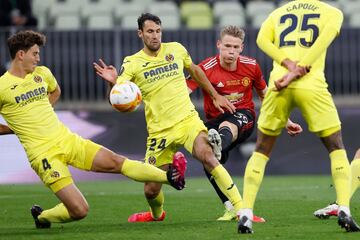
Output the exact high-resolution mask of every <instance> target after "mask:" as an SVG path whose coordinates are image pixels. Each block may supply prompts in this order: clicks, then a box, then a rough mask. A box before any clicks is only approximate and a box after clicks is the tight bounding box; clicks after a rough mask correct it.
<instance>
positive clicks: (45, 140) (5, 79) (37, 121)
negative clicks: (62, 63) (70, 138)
mask: <svg viewBox="0 0 360 240" xmlns="http://www.w3.org/2000/svg"><path fill="white" fill-rule="evenodd" d="M56 86H57V82H56V79H55V77H54V76H53V74H52V73H51V71H50V70H49V69H48V68H46V67H44V66H39V67H36V68H35V71H34V72H33V73H31V74H27V75H26V76H25V78H19V77H16V76H14V75H12V74H10V73H9V72H6V73H5V74H4V75H3V76H1V77H0V114H1V115H2V116H3V117H4V119H5V120H6V122H7V124H8V126H9V127H10V128H11V130H13V131H14V133H15V134H16V135H17V137H18V138H19V140H20V142H21V144H22V145H23V147H24V149H25V151H26V153H27V155H28V158H29V160H30V161H31V160H32V159H34V158H35V157H37V156H38V155H40V154H41V153H43V152H45V151H46V150H48V149H49V148H50V147H51V146H52V143H56V142H58V141H60V140H61V137H62V136H64V135H65V133H67V132H68V131H69V130H68V129H67V128H66V127H65V126H64V125H63V124H62V123H61V122H60V121H59V119H58V117H57V115H56V114H55V112H54V109H53V107H52V106H51V104H50V102H49V100H48V92H52V91H54V90H55V88H56Z"/></svg>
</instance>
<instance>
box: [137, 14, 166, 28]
mask: <svg viewBox="0 0 360 240" xmlns="http://www.w3.org/2000/svg"><path fill="white" fill-rule="evenodd" d="M147 20H150V21H153V22H155V23H156V24H157V25H159V26H161V20H160V18H159V17H158V16H156V15H154V14H151V13H142V14H141V15H140V17H138V19H137V22H138V29H139V30H143V27H144V23H145V21H147Z"/></svg>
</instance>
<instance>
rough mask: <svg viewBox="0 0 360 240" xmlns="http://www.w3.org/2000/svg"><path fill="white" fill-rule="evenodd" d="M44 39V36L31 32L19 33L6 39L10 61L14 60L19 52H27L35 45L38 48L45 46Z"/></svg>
mask: <svg viewBox="0 0 360 240" xmlns="http://www.w3.org/2000/svg"><path fill="white" fill-rule="evenodd" d="M45 42H46V37H45V35H44V34H42V33H39V32H35V31H32V30H26V31H20V32H18V33H16V34H14V35H12V36H11V37H9V38H8V40H7V44H8V47H9V51H10V57H11V59H14V58H15V55H16V53H17V52H18V51H19V50H23V51H25V52H26V51H27V50H29V49H30V48H31V47H32V46H34V45H35V44H37V45H38V46H39V47H41V46H43V45H45Z"/></svg>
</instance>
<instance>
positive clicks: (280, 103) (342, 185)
mask: <svg viewBox="0 0 360 240" xmlns="http://www.w3.org/2000/svg"><path fill="white" fill-rule="evenodd" d="M342 21H343V14H342V12H341V11H340V10H338V9H336V8H334V7H332V6H330V5H328V4H326V3H323V2H321V1H317V0H296V1H291V2H289V3H287V4H285V5H283V6H281V7H279V8H278V9H275V10H274V11H273V12H272V13H271V14H270V15H269V17H268V18H267V19H266V20H265V22H264V23H263V24H262V26H261V29H260V31H259V33H258V37H257V44H258V46H259V48H261V49H262V50H263V51H264V52H265V53H266V54H267V55H269V56H270V57H271V58H272V59H273V60H274V64H273V70H272V72H271V74H270V80H269V91H267V93H266V95H265V99H264V101H263V103H262V106H261V110H260V116H259V120H258V136H257V142H256V148H255V151H254V153H253V154H252V156H251V157H250V159H249V161H248V163H247V167H246V170H245V177H244V191H243V194H244V200H243V201H244V203H243V209H242V210H241V211H240V220H239V224H238V232H239V233H252V232H253V231H252V221H251V219H252V216H253V207H254V203H255V199H256V194H257V192H258V190H259V188H260V184H261V182H262V179H263V175H264V170H265V166H266V164H267V162H268V160H269V157H270V154H271V151H272V148H273V146H274V143H275V140H276V138H277V136H279V134H280V133H281V130H282V129H283V128H284V126H285V124H286V122H287V119H288V117H289V115H290V112H291V111H292V110H293V109H294V108H295V107H297V108H299V109H300V111H301V113H302V115H303V117H304V118H305V120H306V122H307V124H308V126H309V130H310V131H311V132H314V133H315V134H316V135H317V136H319V137H320V139H321V141H322V142H323V144H324V145H325V147H326V149H327V150H328V152H329V155H330V160H331V173H332V177H333V182H334V186H335V189H336V195H337V201H338V204H339V216H338V223H339V225H340V226H341V227H342V228H345V229H346V230H347V231H359V230H360V227H359V226H358V225H357V224H356V223H355V221H354V220H353V219H352V217H351V214H350V208H349V199H350V188H349V186H350V181H349V180H350V178H349V177H350V166H349V161H348V158H347V156H346V152H345V149H344V145H343V142H342V137H341V123H340V120H339V116H338V113H337V110H336V107H335V105H334V102H333V100H332V97H331V94H330V93H329V91H328V90H327V83H326V80H325V76H324V65H325V55H326V50H327V48H328V47H329V45H330V44H331V42H332V41H333V40H334V38H335V37H336V36H337V35H338V34H339V32H340V28H341V24H342ZM275 81H278V82H276V86H274V82H275Z"/></svg>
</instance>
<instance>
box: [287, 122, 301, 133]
mask: <svg viewBox="0 0 360 240" xmlns="http://www.w3.org/2000/svg"><path fill="white" fill-rule="evenodd" d="M286 130H287V133H288V134H289V135H290V136H291V137H295V136H297V135H299V134H300V133H302V131H303V129H302V127H301V126H300V124H297V123H294V122H292V121H291V120H290V119H289V120H288V122H287V124H286Z"/></svg>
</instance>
